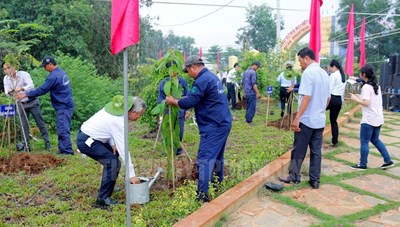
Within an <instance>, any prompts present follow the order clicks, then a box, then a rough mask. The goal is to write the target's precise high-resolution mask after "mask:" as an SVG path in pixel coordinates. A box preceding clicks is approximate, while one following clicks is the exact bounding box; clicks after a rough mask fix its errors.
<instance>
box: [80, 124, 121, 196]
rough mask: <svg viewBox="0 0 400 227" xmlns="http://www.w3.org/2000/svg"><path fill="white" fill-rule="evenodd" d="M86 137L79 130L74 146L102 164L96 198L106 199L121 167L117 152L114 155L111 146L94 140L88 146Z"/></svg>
mask: <svg viewBox="0 0 400 227" xmlns="http://www.w3.org/2000/svg"><path fill="white" fill-rule="evenodd" d="M88 138H89V136H88V135H86V134H85V133H83V132H81V131H79V133H78V135H77V137H76V146H77V147H78V149H79V150H80V151H81V152H82V153H83V154H86V155H87V156H89V157H91V158H92V159H94V160H96V161H98V162H99V163H100V164H101V165H103V175H102V177H101V184H100V188H99V193H98V196H97V198H98V199H106V198H107V197H110V196H111V194H112V193H113V191H114V187H115V183H116V181H117V178H118V173H119V170H120V169H121V162H120V161H119V159H118V153H117V154H115V155H114V153H113V151H112V147H111V146H110V145H109V144H108V143H102V142H100V141H97V140H95V141H94V142H93V143H92V144H91V146H90V147H89V146H88V145H87V144H86V143H85V141H86V140H87V139H88Z"/></svg>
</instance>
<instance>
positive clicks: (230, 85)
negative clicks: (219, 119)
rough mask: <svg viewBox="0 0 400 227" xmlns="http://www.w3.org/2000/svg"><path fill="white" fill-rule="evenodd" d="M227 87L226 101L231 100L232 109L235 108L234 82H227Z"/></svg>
mask: <svg viewBox="0 0 400 227" xmlns="http://www.w3.org/2000/svg"><path fill="white" fill-rule="evenodd" d="M227 88H228V103H229V102H231V101H232V110H234V109H236V94H235V84H234V83H227Z"/></svg>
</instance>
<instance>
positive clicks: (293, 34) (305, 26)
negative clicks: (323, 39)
mask: <svg viewBox="0 0 400 227" xmlns="http://www.w3.org/2000/svg"><path fill="white" fill-rule="evenodd" d="M310 28H311V26H310V23H309V22H308V20H305V21H303V22H302V23H301V24H299V25H297V26H296V27H295V28H294V29H293V30H292V31H290V32H289V33H288V34H287V35H286V37H285V38H284V39H283V40H282V42H281V51H288V50H290V49H291V48H292V47H293V46H294V45H295V44H296V43H297V42H299V41H300V40H301V39H302V38H303V37H304V36H305V35H307V34H308V33H309V32H310Z"/></svg>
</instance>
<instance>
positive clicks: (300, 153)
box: [289, 123, 324, 182]
mask: <svg viewBox="0 0 400 227" xmlns="http://www.w3.org/2000/svg"><path fill="white" fill-rule="evenodd" d="M299 127H300V129H301V131H300V132H295V133H294V142H293V149H292V153H291V157H290V167H289V176H290V179H291V180H293V181H299V180H300V179H301V174H300V170H301V165H302V164H303V161H304V158H305V157H306V153H307V148H308V147H310V171H309V172H310V175H309V177H310V180H311V181H318V182H319V178H320V176H321V160H322V154H321V147H322V133H323V132H324V128H319V129H313V128H309V127H307V126H306V125H304V124H303V123H300V125H299Z"/></svg>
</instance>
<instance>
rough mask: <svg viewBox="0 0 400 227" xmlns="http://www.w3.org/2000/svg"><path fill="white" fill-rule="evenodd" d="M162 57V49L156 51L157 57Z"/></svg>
mask: <svg viewBox="0 0 400 227" xmlns="http://www.w3.org/2000/svg"><path fill="white" fill-rule="evenodd" d="M161 58H162V51H161V50H160V51H159V52H158V59H161Z"/></svg>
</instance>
